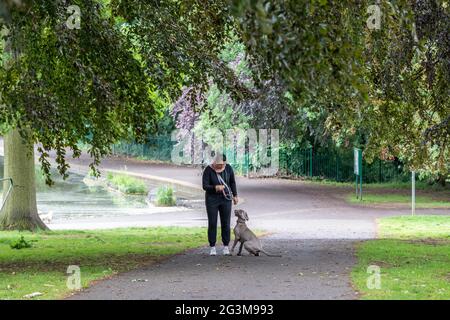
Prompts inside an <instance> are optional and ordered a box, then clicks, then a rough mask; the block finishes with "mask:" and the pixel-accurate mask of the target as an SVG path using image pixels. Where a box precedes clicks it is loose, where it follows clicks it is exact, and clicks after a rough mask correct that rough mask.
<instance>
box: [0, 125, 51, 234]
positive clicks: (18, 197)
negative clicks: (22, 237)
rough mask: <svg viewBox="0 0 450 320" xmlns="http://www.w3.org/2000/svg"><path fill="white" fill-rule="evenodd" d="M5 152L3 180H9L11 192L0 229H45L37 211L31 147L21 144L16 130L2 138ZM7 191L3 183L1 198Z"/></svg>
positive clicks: (0, 220) (0, 219)
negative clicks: (10, 179)
mask: <svg viewBox="0 0 450 320" xmlns="http://www.w3.org/2000/svg"><path fill="white" fill-rule="evenodd" d="M4 150H5V168H4V177H5V178H12V180H13V189H12V191H11V193H10V195H9V198H8V199H7V200H6V203H5V206H4V208H3V210H2V212H1V213H0V214H1V216H0V229H3V230H31V231H34V230H37V229H48V228H47V226H46V225H45V224H44V223H43V222H42V220H41V219H40V218H39V216H38V212H37V205H36V177H35V174H36V173H35V169H34V146H33V145H32V144H26V143H24V141H23V140H22V138H21V136H20V134H19V130H18V129H13V130H11V131H10V132H8V133H7V134H6V135H5V137H4ZM8 188H9V182H5V184H4V188H3V190H4V191H3V192H4V195H3V196H4V197H5V196H6V192H7V191H8Z"/></svg>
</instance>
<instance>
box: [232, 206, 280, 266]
mask: <svg viewBox="0 0 450 320" xmlns="http://www.w3.org/2000/svg"><path fill="white" fill-rule="evenodd" d="M234 215H235V216H236V217H237V218H238V219H237V222H236V226H235V227H234V243H233V247H232V248H231V252H234V248H235V247H236V245H237V243H238V242H240V243H241V245H240V247H239V252H238V254H237V255H238V256H240V255H242V247H244V248H245V250H247V251H248V252H249V253H251V254H254V255H255V256H259V253H260V252H262V253H264V254H265V255H267V256H269V257H281V256H280V255H273V254H270V253H268V252H266V251H264V250H263V248H262V246H261V242H260V241H259V239H258V237H257V236H256V235H255V234H254V233H253V232H252V231H251V230H250V229H249V228H248V227H247V225H246V223H245V221H247V220H248V214H247V212H245V211H244V210H241V209H237V210H234Z"/></svg>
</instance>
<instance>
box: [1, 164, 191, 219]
mask: <svg viewBox="0 0 450 320" xmlns="http://www.w3.org/2000/svg"><path fill="white" fill-rule="evenodd" d="M0 175H1V176H3V157H0ZM83 178H84V176H82V175H80V174H76V173H70V175H69V177H68V178H67V179H66V180H63V179H62V177H61V176H60V175H58V174H54V175H53V180H54V181H55V184H54V185H53V186H51V187H48V186H46V185H45V184H44V183H43V182H42V181H37V206H38V210H39V212H40V214H47V213H49V212H50V211H51V212H52V213H53V220H71V219H85V218H90V217H92V218H95V217H105V216H106V217H108V216H111V217H113V216H126V215H140V214H152V213H161V212H176V211H185V210H188V208H186V207H184V206H176V207H156V206H153V205H151V204H148V203H147V202H146V196H126V195H123V194H120V193H116V192H111V191H110V190H107V189H106V188H105V187H103V186H94V187H92V186H91V187H89V186H87V185H86V184H85V183H84V182H83ZM146 183H147V185H148V186H149V190H152V189H155V188H157V187H158V186H161V185H163V183H161V182H159V181H148V180H146ZM0 185H2V184H0ZM1 188H2V189H3V186H1ZM175 195H176V196H177V198H179V199H181V200H182V201H183V200H184V201H186V199H189V200H188V202H189V201H192V200H193V199H192V194H183V192H181V191H177V190H176V189H175ZM194 202H195V200H194Z"/></svg>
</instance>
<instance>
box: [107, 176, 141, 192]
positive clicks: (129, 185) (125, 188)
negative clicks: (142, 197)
mask: <svg viewBox="0 0 450 320" xmlns="http://www.w3.org/2000/svg"><path fill="white" fill-rule="evenodd" d="M106 180H107V181H108V183H109V184H110V185H111V186H112V187H113V188H114V189H117V190H119V191H120V192H123V193H126V194H147V192H148V187H147V185H146V184H145V182H144V181H142V180H140V179H137V178H135V177H131V176H128V175H125V174H113V173H111V172H108V174H107V175H106Z"/></svg>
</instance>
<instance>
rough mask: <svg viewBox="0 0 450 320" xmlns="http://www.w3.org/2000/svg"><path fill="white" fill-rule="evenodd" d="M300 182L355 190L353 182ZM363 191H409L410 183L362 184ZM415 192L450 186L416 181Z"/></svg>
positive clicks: (307, 178)
mask: <svg viewBox="0 0 450 320" xmlns="http://www.w3.org/2000/svg"><path fill="white" fill-rule="evenodd" d="M302 181H304V182H307V183H311V184H317V185H324V186H331V187H351V188H355V181H351V182H349V181H342V182H338V181H335V180H328V179H321V178H317V177H313V178H309V177H306V178H305V179H303V180H302ZM364 189H368V190H370V189H375V190H378V189H389V190H410V189H411V182H410V181H406V182H405V181H392V182H382V183H364V182H363V191H364ZM416 190H428V191H447V192H449V191H450V185H449V184H447V185H446V186H445V187H443V186H442V185H440V184H437V183H435V184H429V183H427V182H426V181H416Z"/></svg>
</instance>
